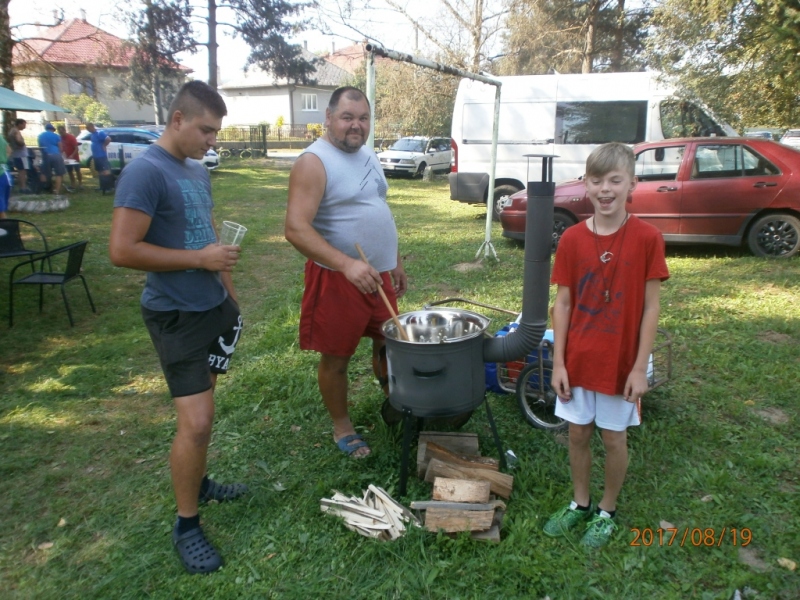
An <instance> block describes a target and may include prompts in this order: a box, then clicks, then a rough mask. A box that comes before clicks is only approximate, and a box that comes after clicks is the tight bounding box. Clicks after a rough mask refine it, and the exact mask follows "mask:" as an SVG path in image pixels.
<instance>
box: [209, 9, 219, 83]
mask: <svg viewBox="0 0 800 600" xmlns="http://www.w3.org/2000/svg"><path fill="white" fill-rule="evenodd" d="M208 85H210V86H211V87H212V88H214V89H217V0H208Z"/></svg>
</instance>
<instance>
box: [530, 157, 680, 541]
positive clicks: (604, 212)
mask: <svg viewBox="0 0 800 600" xmlns="http://www.w3.org/2000/svg"><path fill="white" fill-rule="evenodd" d="M635 164H636V163H635V158H634V155H633V151H632V150H631V149H630V148H629V147H628V146H626V145H624V144H618V143H612V144H604V145H602V146H600V147H599V148H597V149H596V150H595V151H594V152H592V153H591V154H590V155H589V158H588V159H587V161H586V179H585V183H586V195H587V196H588V197H589V200H590V201H591V203H592V206H594V216H593V217H592V218H590V219H588V220H587V221H585V222H584V223H579V224H577V225H575V226H574V227H571V228H569V229H567V230H566V231H565V232H564V234H563V236H562V237H561V240H560V242H559V245H558V250H557V251H556V260H555V264H554V266H553V275H552V283H554V284H556V285H558V291H557V293H556V300H555V306H554V307H553V330H554V338H555V347H554V352H553V375H552V381H551V383H552V387H553V389H554V390H555V391H556V393H557V394H558V397H559V402H557V403H556V410H555V412H556V415H558V416H559V417H561V418H563V419H565V420H566V421H569V462H570V471H571V474H572V485H573V494H574V495H573V500H572V502H571V503H570V504H569V506H565V507H564V508H562V509H561V510H559V511H558V512H556V513H554V514H553V515H552V516H551V517H550V519H549V520H548V521H547V523H546V524H545V526H544V532H545V533H546V534H547V535H549V536H553V537H557V536H560V535H564V534H565V533H566V532H567V531H568V530H570V529H572V528H573V527H575V526H577V525H578V524H580V523H583V522H585V521H588V525H587V526H586V531H585V533H584V536H583V539H582V543H583V544H585V545H587V546H590V547H600V546H602V545H604V544H605V543H607V542H608V540H609V539H610V537H611V535H612V534H613V533H614V530H615V529H616V524H615V523H614V516H615V514H616V508H617V496H618V495H619V492H620V490H621V489H622V482H623V481H624V480H625V473H626V471H627V469H628V438H627V428H628V427H631V426H635V425H639V424H640V423H641V397H642V396H643V395H644V394H645V393H647V390H648V382H647V367H648V361H649V357H650V353H651V352H652V349H653V342H654V341H655V336H656V329H657V327H658V314H659V293H660V290H661V282H662V281H665V280H666V279H667V278H668V277H669V272H668V271H667V264H666V260H665V258H664V239H663V238H662V236H661V233H660V232H659V231H658V229H656V228H655V227H653V226H652V225H650V224H648V223H645V222H643V221H641V220H639V219H638V218H637V217H636V216H634V215H629V214H628V212H627V211H626V209H625V204H626V201H627V200H628V199H629V197H630V193H631V192H632V191H633V189H634V188H635V187H636V177H635V175H634V172H635ZM595 427H598V428H600V429H601V433H602V438H603V445H604V447H605V451H606V464H605V487H604V489H603V497H602V499H601V500H600V502H599V504H597V506H596V507H595V508H594V510H593V507H592V501H591V497H590V493H589V479H590V474H591V466H592V453H591V448H590V442H591V439H592V434H593V432H594V429H595Z"/></svg>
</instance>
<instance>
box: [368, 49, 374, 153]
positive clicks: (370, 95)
mask: <svg viewBox="0 0 800 600" xmlns="http://www.w3.org/2000/svg"><path fill="white" fill-rule="evenodd" d="M367 101H368V102H369V123H370V128H369V136H368V137H367V147H368V148H370V149H371V150H375V54H374V53H373V52H372V51H371V50H368V51H367Z"/></svg>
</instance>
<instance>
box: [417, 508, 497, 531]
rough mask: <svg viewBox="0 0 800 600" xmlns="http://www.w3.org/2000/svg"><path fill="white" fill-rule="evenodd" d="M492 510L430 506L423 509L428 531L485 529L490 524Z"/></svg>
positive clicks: (492, 516)
mask: <svg viewBox="0 0 800 600" xmlns="http://www.w3.org/2000/svg"><path fill="white" fill-rule="evenodd" d="M493 518H494V511H493V510H450V509H447V508H431V509H428V510H426V511H425V527H426V528H427V529H428V531H439V530H440V529H442V530H443V531H446V532H448V533H449V532H454V531H485V530H487V529H489V528H490V527H491V526H492V519H493Z"/></svg>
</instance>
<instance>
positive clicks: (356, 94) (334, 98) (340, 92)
mask: <svg viewBox="0 0 800 600" xmlns="http://www.w3.org/2000/svg"><path fill="white" fill-rule="evenodd" d="M342 96H344V97H345V98H347V99H348V100H355V101H358V100H364V101H366V103H367V106H369V100H367V96H366V94H365V93H364V92H362V91H361V90H360V89H358V88H357V87H353V86H351V85H346V86H344V87H340V88H338V89H336V90H334V92H333V93H332V94H331V99H330V100H329V101H328V110H330V111H331V112H334V111H335V110H336V108H337V107H338V106H339V100H341V98H342Z"/></svg>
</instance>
